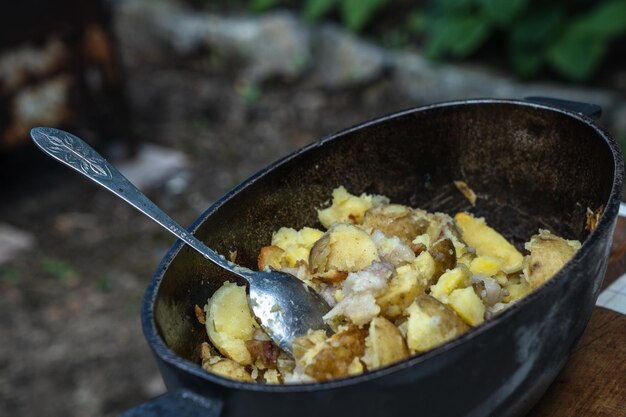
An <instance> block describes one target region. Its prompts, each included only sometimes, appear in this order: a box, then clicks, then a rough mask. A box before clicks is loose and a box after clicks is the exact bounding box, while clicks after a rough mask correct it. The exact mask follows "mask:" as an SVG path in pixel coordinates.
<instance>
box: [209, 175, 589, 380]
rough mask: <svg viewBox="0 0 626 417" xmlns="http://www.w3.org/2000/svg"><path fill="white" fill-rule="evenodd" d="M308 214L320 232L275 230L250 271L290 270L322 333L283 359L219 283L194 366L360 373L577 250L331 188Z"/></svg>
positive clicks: (433, 340) (222, 371)
mask: <svg viewBox="0 0 626 417" xmlns="http://www.w3.org/2000/svg"><path fill="white" fill-rule="evenodd" d="M332 197H333V198H332V204H331V205H330V206H329V207H327V208H325V209H321V210H318V218H319V220H320V224H321V225H322V226H323V227H324V229H325V230H321V229H315V228H311V227H305V228H303V229H301V230H294V229H291V228H287V227H283V228H280V229H279V230H277V231H276V232H275V233H274V235H273V236H272V241H271V242H268V243H271V244H269V245H268V246H265V247H263V248H261V250H260V252H259V256H258V267H259V269H267V268H272V269H278V270H281V271H284V272H287V273H290V274H292V275H294V276H296V277H298V278H299V279H301V280H302V281H304V282H306V283H307V284H308V285H310V286H311V287H313V288H314V289H315V290H316V291H318V292H319V293H320V294H321V295H322V296H323V297H324V298H325V299H326V301H327V302H328V303H329V305H330V306H331V307H332V308H331V310H330V311H329V312H328V313H327V314H326V316H325V317H324V319H325V320H326V322H327V323H328V324H329V326H330V327H331V328H332V329H333V334H326V333H325V332H324V331H323V330H316V331H313V330H310V331H309V333H308V334H307V335H305V336H302V337H298V338H296V339H295V340H294V341H293V356H294V357H293V358H291V357H289V356H288V355H286V354H285V353H284V352H281V351H280V350H279V349H278V347H277V346H276V345H275V344H274V343H273V342H272V341H270V339H269V338H268V337H267V335H266V334H264V333H263V332H262V331H261V329H260V327H259V325H258V323H257V322H256V321H255V319H254V317H253V315H252V314H251V312H250V308H249V305H248V299H247V296H246V292H245V287H244V286H239V285H237V284H234V283H230V282H226V283H224V285H223V286H222V287H221V288H220V289H218V290H217V291H216V292H215V293H214V294H213V296H212V297H211V298H210V299H209V300H208V303H207V305H206V306H205V307H204V312H205V313H206V317H205V318H204V320H203V321H204V322H205V325H206V329H207V334H208V337H209V341H210V344H209V343H203V345H202V346H201V357H202V366H203V368H204V369H206V370H207V371H209V372H213V373H216V374H219V375H222V376H226V377H228V378H232V379H236V380H240V381H246V382H260V383H268V384H277V383H303V382H316V381H326V380H330V379H334V378H342V377H347V376H351V375H357V374H361V373H363V372H366V371H371V370H374V369H377V368H380V367H384V366H387V365H389V364H393V363H395V362H398V361H401V360H403V359H406V358H408V357H409V356H411V355H414V354H418V353H421V352H425V351H427V350H429V349H432V348H434V347H436V346H439V345H441V344H443V343H445V342H447V341H449V340H451V339H453V338H455V337H457V336H459V335H461V334H463V333H464V332H466V331H468V330H469V329H470V328H472V327H474V326H478V325H480V324H481V323H483V322H484V321H485V320H488V319H489V318H490V317H492V316H493V315H495V314H498V313H499V312H501V311H503V310H505V309H506V308H508V307H509V306H511V305H513V304H514V303H515V302H516V301H517V300H519V299H520V298H522V297H524V296H525V295H526V294H527V293H529V292H530V291H532V290H533V289H535V288H537V287H539V286H540V285H541V284H543V283H544V282H546V281H547V280H548V279H550V277H552V276H553V275H554V274H555V273H556V272H557V271H558V270H559V269H560V268H561V267H562V266H563V265H564V264H565V263H566V262H567V261H568V260H569V259H571V258H572V256H574V254H575V253H576V251H577V250H578V249H579V248H580V242H578V241H575V240H565V239H563V238H561V237H559V236H556V235H555V234H553V233H551V232H550V231H548V230H539V232H538V233H537V234H536V235H534V236H532V237H531V238H530V240H529V241H528V242H527V243H526V245H525V250H526V251H527V253H522V252H520V251H519V250H518V249H517V248H516V247H515V246H514V245H512V244H511V243H510V242H509V241H507V240H506V238H504V236H502V235H501V234H500V233H499V232H498V231H496V230H495V229H493V228H492V227H490V226H489V225H488V224H487V222H486V220H485V219H482V218H477V217H474V216H473V215H472V214H470V213H466V212H461V213H457V214H456V215H455V216H454V217H450V216H449V215H447V214H444V213H429V212H426V211H424V210H421V209H417V208H411V207H408V206H404V205H400V204H391V203H390V201H389V199H388V198H386V197H383V196H378V195H368V194H361V195H360V196H356V195H352V194H350V193H349V192H348V191H347V190H346V189H345V188H344V187H339V188H337V189H335V190H334V191H333V195H332Z"/></svg>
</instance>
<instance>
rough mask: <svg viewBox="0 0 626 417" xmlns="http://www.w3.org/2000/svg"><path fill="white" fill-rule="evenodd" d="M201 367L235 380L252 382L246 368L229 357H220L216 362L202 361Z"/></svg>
mask: <svg viewBox="0 0 626 417" xmlns="http://www.w3.org/2000/svg"><path fill="white" fill-rule="evenodd" d="M202 368H203V369H204V370H206V371H209V372H213V373H215V374H218V375H221V376H224V377H226V378H230V379H235V380H237V381H244V382H254V380H253V379H252V377H251V376H250V374H249V373H248V371H247V370H246V368H245V367H244V366H242V365H240V364H238V363H237V362H235V361H233V360H231V359H227V358H222V359H220V360H219V361H218V362H216V363H210V361H206V360H205V361H203V362H202Z"/></svg>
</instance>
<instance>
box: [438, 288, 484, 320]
mask: <svg viewBox="0 0 626 417" xmlns="http://www.w3.org/2000/svg"><path fill="white" fill-rule="evenodd" d="M447 304H448V305H449V306H450V307H452V309H453V310H454V311H455V312H456V313H457V314H458V315H459V317H460V318H461V319H462V320H463V321H464V322H465V323H467V324H469V325H470V326H477V325H479V324H480V323H482V322H483V321H485V305H484V304H483V302H482V300H481V299H480V297H479V296H478V295H477V294H476V292H474V288H472V287H467V288H457V289H456V290H454V291H452V292H451V293H450V295H449V296H448V303H447Z"/></svg>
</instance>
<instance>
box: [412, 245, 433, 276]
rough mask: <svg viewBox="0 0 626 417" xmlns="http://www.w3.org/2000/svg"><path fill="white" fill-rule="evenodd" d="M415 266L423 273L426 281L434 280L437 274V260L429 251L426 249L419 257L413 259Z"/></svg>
mask: <svg viewBox="0 0 626 417" xmlns="http://www.w3.org/2000/svg"><path fill="white" fill-rule="evenodd" d="M413 266H415V268H416V269H417V270H418V271H419V273H420V274H421V275H422V279H423V280H424V282H425V283H426V282H430V281H432V279H433V278H432V277H433V276H434V275H435V260H434V259H433V256H432V255H431V254H430V253H429V252H427V251H425V252H422V253H420V254H419V255H417V258H415V259H414V260H413Z"/></svg>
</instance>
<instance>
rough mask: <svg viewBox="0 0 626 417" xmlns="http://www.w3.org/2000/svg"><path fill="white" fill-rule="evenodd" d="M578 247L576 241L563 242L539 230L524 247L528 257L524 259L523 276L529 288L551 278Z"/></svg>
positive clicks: (561, 239) (578, 243) (545, 231)
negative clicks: (528, 253) (528, 252)
mask: <svg viewBox="0 0 626 417" xmlns="http://www.w3.org/2000/svg"><path fill="white" fill-rule="evenodd" d="M580 246H581V245H580V242H579V241H577V240H565V239H563V238H560V237H558V236H556V235H554V234H552V233H550V232H549V231H548V230H539V234H536V235H534V236H533V237H532V238H531V239H530V242H527V243H526V246H525V247H526V250H528V251H530V255H529V256H527V257H526V259H525V262H524V271H523V276H524V279H525V280H526V282H528V284H529V285H530V288H531V289H534V288H537V287H538V286H540V285H541V284H543V283H544V282H546V281H547V280H549V279H550V278H552V276H553V275H554V274H556V273H557V272H558V271H559V269H561V268H562V267H563V265H565V264H566V263H567V261H569V260H570V259H571V258H572V257H573V256H574V254H575V253H576V251H577V250H578V249H580Z"/></svg>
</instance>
